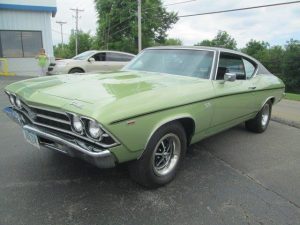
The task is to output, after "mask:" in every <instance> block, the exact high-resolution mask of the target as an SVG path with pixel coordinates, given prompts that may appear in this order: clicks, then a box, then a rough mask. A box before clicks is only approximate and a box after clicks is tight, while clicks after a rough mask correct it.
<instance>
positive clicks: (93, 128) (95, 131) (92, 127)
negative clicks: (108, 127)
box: [88, 120, 103, 139]
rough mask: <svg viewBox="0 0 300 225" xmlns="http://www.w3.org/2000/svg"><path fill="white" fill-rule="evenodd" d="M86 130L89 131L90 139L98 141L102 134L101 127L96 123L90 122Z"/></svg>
mask: <svg viewBox="0 0 300 225" xmlns="http://www.w3.org/2000/svg"><path fill="white" fill-rule="evenodd" d="M88 129H89V135H90V136H91V137H92V138H95V139H98V138H100V137H101V135H102V134H103V131H102V129H101V127H100V126H99V124H98V123H97V122H96V121H93V120H90V121H89V125H88Z"/></svg>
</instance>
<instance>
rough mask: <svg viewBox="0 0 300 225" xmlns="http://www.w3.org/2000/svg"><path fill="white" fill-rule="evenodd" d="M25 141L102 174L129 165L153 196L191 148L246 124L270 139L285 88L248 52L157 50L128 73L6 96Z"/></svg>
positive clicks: (55, 80)
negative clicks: (275, 108) (267, 133)
mask: <svg viewBox="0 0 300 225" xmlns="http://www.w3.org/2000/svg"><path fill="white" fill-rule="evenodd" d="M5 92H6V94H7V95H8V98H9V100H10V103H11V106H10V107H7V108H5V109H4V112H5V113H6V114H7V115H8V116H9V117H10V118H11V119H13V120H14V121H15V122H17V123H18V124H20V125H21V126H22V129H23V132H24V136H25V139H26V140H27V141H28V142H30V143H31V144H33V145H34V146H36V147H41V146H42V147H46V148H50V149H53V150H57V151H59V152H62V153H65V154H67V155H69V156H74V157H80V158H82V159H84V160H86V161H88V162H90V163H92V164H94V165H96V166H98V167H101V168H108V167H113V166H115V165H116V164H119V163H123V162H129V163H128V165H129V171H130V174H131V175H132V178H133V179H134V180H135V181H137V182H138V183H139V184H142V185H144V186H147V187H158V186H161V185H164V184H166V183H168V182H170V181H171V180H172V179H173V178H174V177H175V174H176V172H177V171H178V168H179V165H180V162H181V161H182V159H183V157H184V155H185V152H186V149H187V146H189V145H190V144H193V143H195V142H198V141H200V140H202V139H203V138H206V137H208V136H211V135H213V134H216V133H218V132H220V131H223V130H225V129H228V128H230V127H233V126H235V125H237V124H240V123H242V122H245V127H246V128H247V129H248V130H250V131H253V132H257V133H261V132H264V131H265V130H266V129H267V127H268V124H269V120H270V115H271V109H272V106H273V105H274V104H275V103H277V102H278V101H280V100H281V98H282V97H283V94H284V84H283V82H282V81H281V80H280V79H279V78H277V77H276V76H274V75H272V74H271V73H270V72H269V71H268V70H267V69H266V68H265V67H264V66H263V65H262V64H261V63H259V62H258V61H257V60H255V59H253V58H251V57H249V56H247V55H245V54H242V53H240V52H236V51H231V50H226V49H221V48H207V47H157V48H148V49H146V50H144V51H142V52H141V53H140V54H139V55H138V56H137V57H135V58H134V59H133V60H132V61H131V62H130V63H129V64H128V65H127V66H125V67H124V68H123V69H122V71H120V72H115V73H102V74H92V75H86V76H80V75H78V76H74V75H63V76H52V77H41V78H35V79H29V80H25V81H20V82H16V83H13V84H11V85H9V86H7V87H6V88H5Z"/></svg>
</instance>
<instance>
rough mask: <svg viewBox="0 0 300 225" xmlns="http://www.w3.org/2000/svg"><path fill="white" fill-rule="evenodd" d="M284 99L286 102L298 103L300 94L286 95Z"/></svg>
mask: <svg viewBox="0 0 300 225" xmlns="http://www.w3.org/2000/svg"><path fill="white" fill-rule="evenodd" d="M284 98H285V99H288V100H295V101H300V94H292V93H286V95H285V97H284Z"/></svg>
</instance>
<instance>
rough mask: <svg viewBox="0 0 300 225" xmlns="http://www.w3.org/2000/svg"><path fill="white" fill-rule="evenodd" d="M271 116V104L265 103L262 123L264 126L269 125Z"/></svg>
mask: <svg viewBox="0 0 300 225" xmlns="http://www.w3.org/2000/svg"><path fill="white" fill-rule="evenodd" d="M269 116H270V106H269V104H265V105H264V107H263V109H262V116H261V125H262V126H263V127H265V126H267V124H268V121H269Z"/></svg>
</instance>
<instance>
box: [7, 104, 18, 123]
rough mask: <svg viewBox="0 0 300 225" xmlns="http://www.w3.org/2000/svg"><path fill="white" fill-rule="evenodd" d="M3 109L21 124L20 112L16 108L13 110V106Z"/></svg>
mask: <svg viewBox="0 0 300 225" xmlns="http://www.w3.org/2000/svg"><path fill="white" fill-rule="evenodd" d="M3 111H4V112H5V113H6V115H7V116H8V117H9V118H10V119H12V120H13V121H14V122H16V123H18V124H21V118H20V116H19V114H18V113H17V112H16V111H15V110H13V109H12V108H11V107H6V108H5V109H4V110H3Z"/></svg>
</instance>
